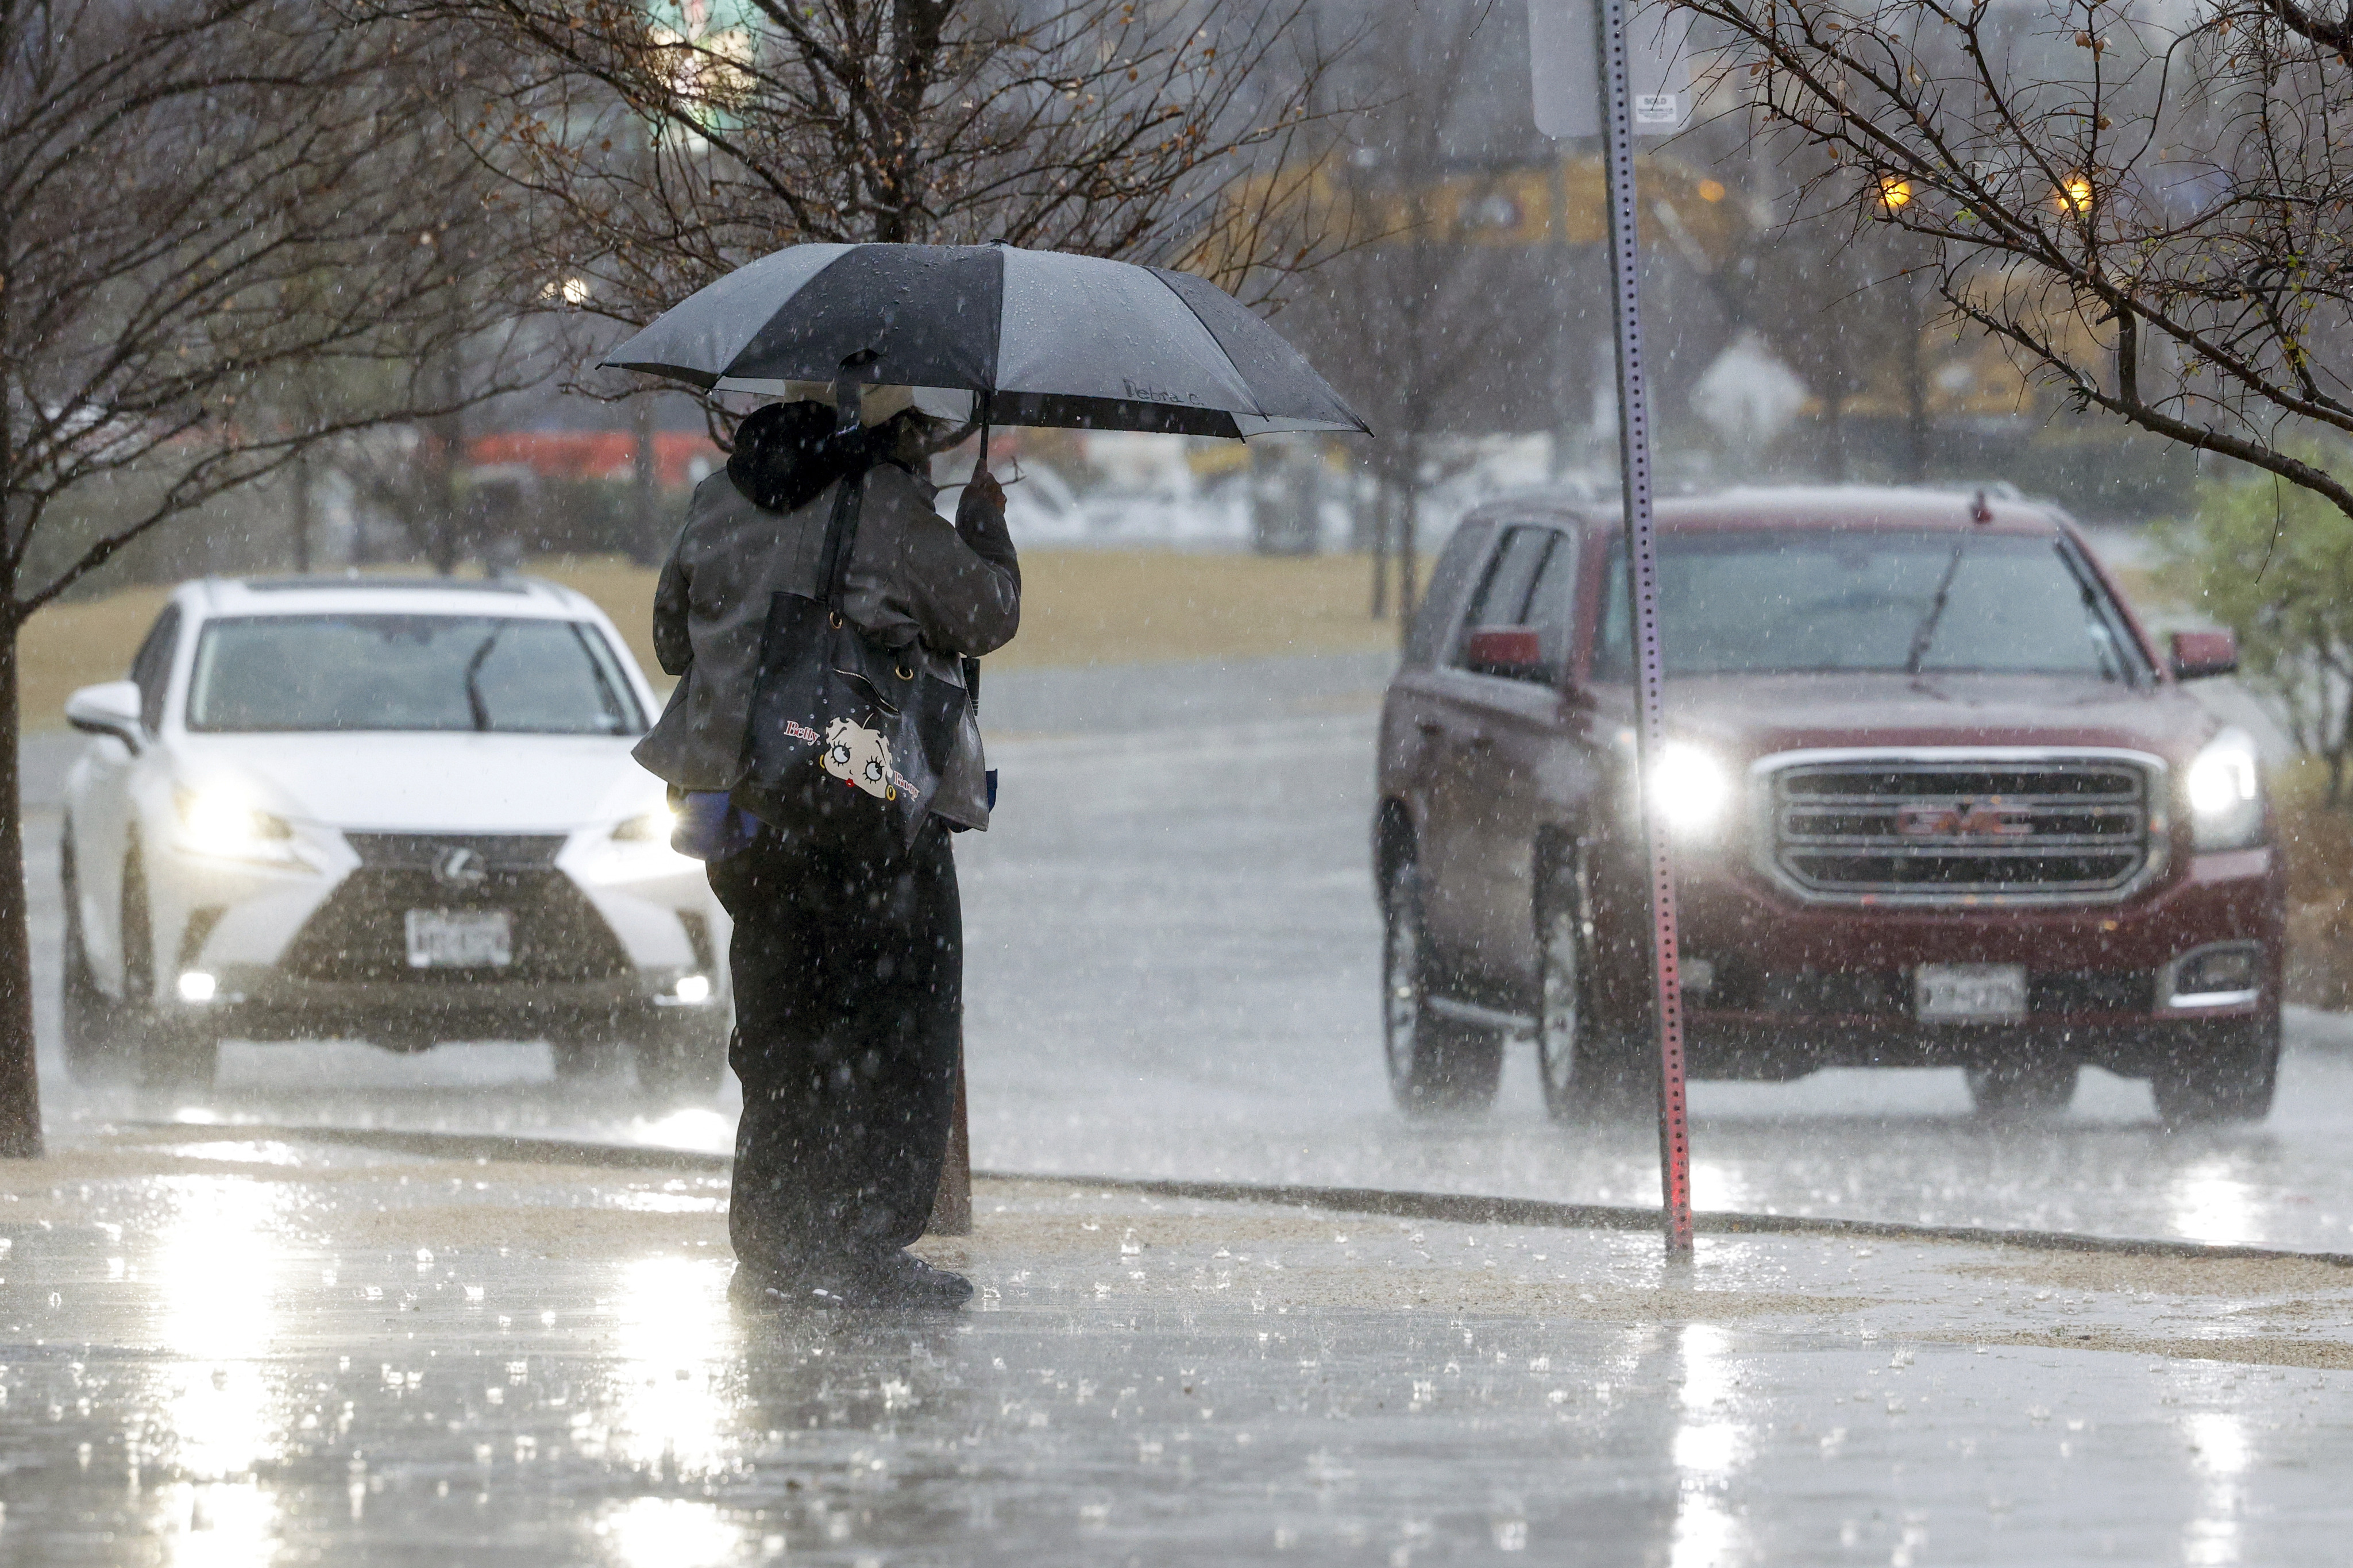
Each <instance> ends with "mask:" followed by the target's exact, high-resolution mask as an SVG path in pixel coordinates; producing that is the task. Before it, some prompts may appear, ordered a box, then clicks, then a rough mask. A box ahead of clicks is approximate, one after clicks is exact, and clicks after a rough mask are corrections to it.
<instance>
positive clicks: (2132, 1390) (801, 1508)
mask: <svg viewBox="0 0 2353 1568" xmlns="http://www.w3.org/2000/svg"><path fill="white" fill-rule="evenodd" d="M224 1136H227V1137H232V1138H233V1134H229V1135H224V1134H219V1133H205V1132H194V1131H192V1132H189V1133H186V1134H178V1135H174V1134H158V1135H153V1136H147V1135H128V1136H121V1137H115V1138H108V1139H93V1140H89V1141H86V1142H85V1143H84V1144H83V1145H82V1146H80V1147H78V1148H74V1149H68V1150H63V1151H60V1152H58V1154H56V1155H55V1156H53V1157H52V1158H51V1159H50V1160H48V1161H46V1162H42V1163H37V1164H33V1165H26V1166H18V1167H11V1168H9V1169H8V1170H5V1171H0V1237H5V1240H6V1242H7V1244H8V1245H7V1247H6V1248H5V1251H0V1391H5V1399H0V1559H5V1561H7V1562H10V1563H17V1562H25V1563H45V1562H79V1563H170V1564H196V1563H205V1564H210V1563H220V1564H239V1565H244V1564H252V1563H267V1562H272V1561H281V1562H293V1561H325V1562H332V1563H345V1562H353V1563H357V1562H375V1561H388V1560H394V1559H397V1560H399V1561H403V1562H412V1561H431V1562H435V1563H484V1564H489V1563H499V1564H538V1563H551V1564H553V1563H596V1564H610V1565H613V1568H702V1565H704V1564H713V1565H715V1564H735V1563H747V1562H779V1563H782V1562H816V1563H839V1564H841V1565H843V1568H854V1565H856V1564H860V1563H875V1564H888V1563H1025V1564H1026V1563H1098V1562H1102V1563H1124V1562H1129V1561H1136V1562H1142V1563H1231V1562H1256V1561H1261V1560H1272V1559H1275V1558H1278V1557H1279V1558H1282V1560H1285V1561H1289V1560H1292V1559H1293V1558H1304V1559H1305V1560H1308V1561H1328V1562H1334V1563H1362V1562H1366V1561H1371V1562H1383V1563H1404V1564H1413V1563H1450V1562H1467V1561H1473V1560H1477V1561H1486V1560H1489V1559H1490V1558H1491V1556H1492V1555H1493V1554H1495V1553H1507V1554H1517V1553H1523V1552H1525V1553H1526V1554H1528V1560H1531V1561H1545V1562H1559V1563H1594V1564H1604V1563H1609V1564H1617V1563H1624V1564H1634V1563H1663V1564H1668V1565H1670V1568H1717V1565H1723V1564H1740V1563H1785V1562H1838V1561H1849V1560H1852V1561H1865V1562H1885V1563H1917V1564H1923V1565H1925V1564H1926V1563H1933V1562H1938V1561H1962V1560H1968V1561H1988V1562H2021V1563H2022V1562H2033V1563H2042V1562H2053V1561H2058V1560H2061V1559H2062V1558H2066V1559H2068V1560H2073V1559H2074V1558H2077V1557H2084V1558H2092V1557H2108V1558H2113V1559H2115V1560H2117V1561H2126V1562H2141V1563H2149V1562H2161V1561H2179V1562H2187V1563H2287V1562H2306V1561H2312V1562H2317V1561H2323V1560H2327V1556H2328V1554H2329V1552H2332V1551H2333V1550H2334V1549H2335V1547H2336V1545H2337V1543H2338V1542H2340V1539H2341V1537H2340V1534H2339V1530H2340V1520H2341V1511H2342V1510H2341V1501H2340V1500H2339V1498H2338V1492H2339V1486H2338V1483H2337V1477H2338V1476H2339V1475H2341V1473H2342V1469H2343V1467H2344V1465H2345V1463H2346V1462H2347V1460H2348V1458H2353V1426H2348V1422H2347V1420H2346V1410H2347V1405H2346V1403H2345V1401H2346V1396H2347V1394H2348V1392H2353V1371H2344V1370H2336V1369H2339V1368H2353V1342H2348V1332H2347V1324H2348V1314H2347V1310H2346V1309H2347V1307H2348V1305H2353V1275H2348V1273H2347V1272H2346V1271H2343V1270H2339V1269H2336V1268H2327V1267H2325V1266H2321V1265H2317V1264H2313V1263H2304V1262H2295V1263H2276V1264H2275V1263H2263V1262H2259V1261H2244V1262H2239V1263H2233V1264H2230V1265H2228V1266H2225V1267H2222V1268H2219V1269H2217V1268H2207V1267H2203V1266H2193V1265H2188V1264H2184V1263H2182V1262H2180V1261H2179V1260H2165V1259H2144V1258H2130V1257H2121V1256H2108V1257H2098V1258H2089V1259H2085V1258H2079V1257H2076V1256H2073V1255H2054V1254H2042V1253H2036V1252H2031V1251H2028V1250H2023V1249H2016V1248H2009V1249H2001V1248H1987V1247H1953V1246H1937V1245H1925V1244H1924V1245H1914V1244H1908V1243H1904V1244H1888V1243H1879V1244H1876V1245H1873V1244H1859V1243H1854V1242H1849V1241H1844V1240H1837V1239H1830V1238H1820V1237H1750V1238H1738V1239H1717V1238H1704V1240H1703V1243H1702V1251H1701V1256H1700V1258H1699V1262H1698V1264H1697V1267H1696V1268H1695V1269H1694V1270H1693V1271H1692V1272H1690V1273H1689V1274H1687V1275H1685V1274H1682V1273H1677V1272H1671V1271H1669V1270H1666V1269H1665V1268H1664V1267H1663V1266H1662V1263H1661V1261H1660V1258H1659V1255H1658V1249H1657V1246H1656V1242H1655V1240H1654V1239H1653V1238H1651V1237H1647V1236H1639V1235H1637V1236H1627V1235H1611V1234H1607V1233H1590V1232H1561V1231H1547V1230H1543V1229H1537V1228H1531V1227H1513V1226H1463V1225H1454V1224H1440V1223H1434V1222H1433V1223H1423V1222H1419V1221H1408V1220H1394V1219H1383V1218H1373V1217H1369V1216H1365V1215H1321V1214H1314V1213H1311V1212H1308V1211H1304V1210H1302V1209H1298V1208H1287V1209H1284V1208H1274V1207H1270V1206H1265V1205H1257V1206H1252V1205H1216V1204H1206V1203H1193V1202H1171V1201H1160V1200H1154V1199H1151V1198H1147V1197H1142V1196H1138V1195H1136V1194H1099V1193H1097V1192H1095V1191H1093V1190H1091V1189H1083V1188H1082V1189H1071V1188H1063V1187H1056V1186H1053V1185H1050V1184H1002V1183H997V1184H985V1185H984V1186H983V1188H982V1190H981V1193H980V1194H979V1196H980V1203H979V1209H980V1223H979V1229H978V1232H977V1234H976V1236H975V1237H973V1238H971V1239H970V1240H969V1241H965V1242H958V1243H942V1244H937V1245H936V1246H935V1247H934V1249H933V1250H934V1253H935V1255H936V1256H939V1257H941V1258H943V1259H944V1261H948V1262H950V1263H953V1264H955V1265H958V1266H960V1267H963V1268H967V1269H969V1270H970V1271H971V1272H972V1274H973V1276H974V1278H975V1279H976V1282H977V1283H978V1284H979V1285H980V1286H981V1288H982V1294H981V1296H980V1298H979V1299H978V1300H976V1303H975V1308H974V1310H971V1311H969V1312H966V1313H963V1314H956V1315H942V1316H936V1317H914V1318H895V1317H872V1318H869V1317H858V1316H851V1317H846V1318H840V1319H833V1318H827V1317H822V1316H812V1317H791V1316H787V1317H782V1318H755V1319H744V1318H740V1317H738V1316H736V1315H735V1314H734V1313H733V1312H732V1311H731V1310H730V1309H729V1308H728V1306H727V1304H726V1300H725V1294H724V1288H725V1280H726V1275H727V1269H728V1267H729V1265H728V1263H727V1260H726V1258H725V1247H724V1237H723V1214H722V1203H723V1186H722V1185H721V1184H719V1183H717V1182H716V1181H715V1180H714V1179H713V1178H712V1177H710V1176H709V1175H707V1174H687V1173H662V1172H659V1171H657V1172H648V1173H628V1174H623V1173H615V1172H597V1171H588V1170H582V1169H576V1168H566V1167H562V1166H544V1165H516V1164H512V1163H497V1162H488V1161H485V1162H475V1161H457V1160H422V1159H410V1158H399V1157H391V1156H385V1155H377V1154H370V1153H364V1152H352V1151H349V1150H319V1149H309V1148H293V1149H290V1148H289V1147H288V1146H286V1145H283V1144H279V1145H264V1144H257V1143H254V1142H219V1141H211V1142H207V1141H206V1140H218V1139H221V1138H223V1137H224ZM657 1200H659V1201H657ZM2078 1345H2081V1346H2084V1347H2088V1348H2073V1347H2075V1346H2078ZM2234 1358H2235V1359H2234Z"/></svg>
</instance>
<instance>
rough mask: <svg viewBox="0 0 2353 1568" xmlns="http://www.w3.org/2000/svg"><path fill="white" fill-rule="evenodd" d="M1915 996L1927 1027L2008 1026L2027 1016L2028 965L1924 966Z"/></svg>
mask: <svg viewBox="0 0 2353 1568" xmlns="http://www.w3.org/2000/svg"><path fill="white" fill-rule="evenodd" d="M1912 994H1913V998H1914V1000H1915V1003H1916V1004H1917V1005H1918V1007H1919V1014H1920V1021H1921V1022H1922V1023H1924V1024H2008V1023H2014V1022H2016V1021H2017V1020H2019V1019H2021V1018H2023V1017H2025V1016H2026V965H2024V964H2022V963H1924V964H1922V965H1921V966H1920V967H1919V969H1918V970H1917V971H1916V972H1915V977H1914V983H1913V989H1912Z"/></svg>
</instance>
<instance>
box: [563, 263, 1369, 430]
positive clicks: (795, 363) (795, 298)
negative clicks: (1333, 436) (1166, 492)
mask: <svg viewBox="0 0 2353 1568" xmlns="http://www.w3.org/2000/svg"><path fill="white" fill-rule="evenodd" d="M860 361H862V362H863V363H859V362H860ZM603 363H605V364H607V365H608V366H611V367H614V368H616V369H620V370H640V371H648V372H650V373H652V374H656V375H666V376H672V377H675V378H677V379H678V380H681V381H685V382H689V383H691V384H694V385H696V386H699V387H702V388H704V389H705V390H711V391H719V392H748V393H765V394H767V395H773V396H780V397H785V396H799V395H809V394H810V393H811V392H813V391H814V390H815V389H817V388H820V387H830V386H831V385H832V384H833V383H834V382H835V380H836V379H837V378H838V377H839V376H841V375H843V374H844V369H843V367H844V366H845V365H851V364H854V365H855V366H856V368H855V369H852V370H850V371H849V372H848V374H849V375H850V376H851V377H853V378H854V379H855V380H857V381H858V382H860V383H861V384H869V385H883V386H904V387H910V388H913V389H914V391H915V393H916V397H917V401H918V403H919V404H920V405H923V406H924V407H926V408H930V409H933V410H934V412H940V413H945V414H949V415H950V416H958V417H961V416H969V415H971V414H974V413H977V414H978V415H979V416H981V417H982V418H984V419H986V420H988V421H990V422H992V423H995V424H999V425H1060V426H1083V427H1087V428H1092V429H1101V430H1160V431H1173V432H1176V433H1179V434H1183V435H1188V436H1240V437H1248V436H1259V435H1264V434H1268V433H1270V432H1273V431H1278V430H1359V431H1361V430H1367V429H1368V426H1366V424H1365V422H1364V421H1363V420H1362V419H1359V418H1358V417H1357V416H1356V412H1355V410H1353V409H1351V408H1350V407H1349V406H1348V405H1347V404H1346V403H1345V402H1344V401H1342V399H1341V397H1340V395H1339V394H1338V393H1336V392H1334V391H1333V390H1332V388H1331V387H1330V385H1329V384H1326V383H1325V382H1324V378H1323V377H1322V376H1320V375H1318V374H1315V371H1314V367H1313V366H1311V365H1310V364H1308V363H1307V361H1306V359H1305V358H1304V357H1303V356H1302V355H1301V353H1299V351H1298V350H1296V349H1294V348H1293V347H1292V346H1291V345H1290V344H1289V343H1287V342H1284V341H1283V340H1282V337H1281V336H1280V335H1279V334H1278V333H1277V332H1276V331H1274V329H1273V328H1271V327H1270V326H1268V325H1267V324H1266V323H1265V322H1264V321H1261V320H1260V319H1259V318H1258V317H1257V316H1256V315H1254V314H1253V313H1252V312H1251V311H1250V310H1248V309H1247V308H1246V307H1244V306H1243V305H1242V304H1241V303H1240V301H1239V300H1235V299H1234V298H1233V297H1232V296H1230V295H1229V294H1227V293H1226V292H1225V291H1224V290H1223V289H1219V288H1218V287H1217V286H1216V285H1215V284H1213V283H1208V282H1206V281H1204V280H1203V279H1198V278H1196V277H1194V276H1192V275H1191V274H1190V273H1186V272H1176V271H1173V270H1171V269H1169V268H1165V267H1138V266H1134V265H1132V264H1130V263H1128V262H1124V261H1106V260H1104V259H1103V258H1100V257H1092V256H1071V255H1066V254H1064V253H1063V252H1060V251H1054V250H1023V249H1020V248H1018V247H1015V246H1010V245H796V246H792V247H788V248H786V249H784V250H779V251H777V252H776V254H775V255H773V256H764V257H762V258H760V259H759V260H757V261H754V262H751V263H749V264H748V265H746V266H744V267H741V268H737V269H736V270H735V271H733V272H731V273H729V274H728V275H727V276H726V277H724V278H722V279H720V280H719V281H718V282H716V283H713V284H712V285H711V286H709V287H708V288H705V289H699V290H697V291H696V292H695V293H693V294H691V295H690V296H688V297H687V298H686V299H685V300H682V301H681V302H680V303H679V304H677V305H675V306H673V307H672V308H671V309H670V310H665V311H664V312H662V314H661V315H660V317H659V318H658V319H657V320H656V321H654V322H653V324H652V325H650V326H649V327H647V328H646V329H645V330H644V331H641V332H639V333H638V335H637V336H635V337H633V338H631V339H629V341H628V342H625V343H623V344H622V345H621V346H620V347H618V348H617V349H615V350H614V351H613V352H612V353H611V354H610V355H608V356H607V358H606V359H605V361H604V362H603Z"/></svg>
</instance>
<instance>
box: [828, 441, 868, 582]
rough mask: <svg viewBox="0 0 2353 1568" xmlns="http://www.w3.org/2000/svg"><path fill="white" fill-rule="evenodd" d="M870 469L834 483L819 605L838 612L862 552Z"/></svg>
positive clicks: (854, 470) (853, 471)
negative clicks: (852, 564)
mask: <svg viewBox="0 0 2353 1568" xmlns="http://www.w3.org/2000/svg"><path fill="white" fill-rule="evenodd" d="M870 471H871V470H870V469H867V468H852V469H851V470H850V471H849V472H848V473H846V474H844V475H842V476H841V478H839V479H836V480H835V481H834V491H833V511H832V513H831V515H830V516H829V517H828V519H827V520H826V525H825V550H824V552H823V553H822V554H821V555H820V556H819V557H818V569H817V597H818V603H819V604H821V605H824V606H825V607H826V608H827V609H828V610H831V609H835V608H838V607H839V604H840V601H841V599H842V596H843V595H845V594H846V593H847V592H848V585H849V557H850V554H851V552H854V551H855V550H856V549H857V548H858V510H859V502H860V497H861V493H862V492H863V491H864V490H865V489H866V476H867V474H868V473H869V472H870Z"/></svg>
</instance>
